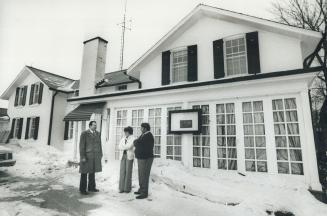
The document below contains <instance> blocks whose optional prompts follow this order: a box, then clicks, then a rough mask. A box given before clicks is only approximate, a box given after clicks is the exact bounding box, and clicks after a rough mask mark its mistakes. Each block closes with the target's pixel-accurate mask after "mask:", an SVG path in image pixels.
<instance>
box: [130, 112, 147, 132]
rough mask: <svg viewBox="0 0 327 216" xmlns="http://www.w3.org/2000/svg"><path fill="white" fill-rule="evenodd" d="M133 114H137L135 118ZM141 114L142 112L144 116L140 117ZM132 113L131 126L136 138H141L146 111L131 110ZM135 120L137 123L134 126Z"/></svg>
mask: <svg viewBox="0 0 327 216" xmlns="http://www.w3.org/2000/svg"><path fill="white" fill-rule="evenodd" d="M133 112H136V115H135V116H133ZM140 112H142V115H140ZM131 113H132V122H131V126H132V128H133V135H134V136H135V137H139V136H140V135H141V134H142V132H141V123H142V122H144V114H145V112H144V109H131ZM133 120H135V121H136V124H134V122H133Z"/></svg>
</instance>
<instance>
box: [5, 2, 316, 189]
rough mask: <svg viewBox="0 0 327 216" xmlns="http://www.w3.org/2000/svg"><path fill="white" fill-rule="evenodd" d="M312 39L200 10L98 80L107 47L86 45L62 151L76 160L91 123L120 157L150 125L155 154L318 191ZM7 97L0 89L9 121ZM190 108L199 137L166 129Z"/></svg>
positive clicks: (97, 42)
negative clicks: (129, 133)
mask: <svg viewBox="0 0 327 216" xmlns="http://www.w3.org/2000/svg"><path fill="white" fill-rule="evenodd" d="M320 39H321V35H320V33H319V32H314V31H309V30H304V29H300V28H297V27H291V26H287V25H284V24H281V23H277V22H273V21H269V20H265V19H261V18H257V17H253V16H249V15H245V14H240V13H236V12H232V11H227V10H223V9H219V8H215V7H211V6H207V5H199V6H197V7H196V8H195V9H194V10H193V11H191V12H190V13H189V14H188V15H187V16H186V17H185V18H184V19H183V20H181V21H180V22H179V23H178V24H177V25H176V26H175V27H174V28H173V29H171V30H170V31H169V32H168V33H167V34H166V35H165V36H164V37H163V38H162V39H161V40H159V41H158V42H157V43H156V44H155V45H154V46H153V47H151V48H150V49H149V50H148V51H147V52H146V53H145V54H144V55H142V56H141V57H140V58H139V59H138V60H137V61H136V62H135V63H133V64H132V65H131V66H130V67H129V68H128V69H127V71H118V72H115V73H109V74H105V73H104V71H105V69H104V68H105V56H106V48H107V42H106V41H105V40H104V39H102V38H99V37H98V38H94V39H91V40H88V41H85V42H84V54H83V65H82V72H81V78H80V82H78V81H75V82H73V83H74V84H72V86H70V88H71V89H69V91H74V89H77V88H78V89H79V95H77V94H72V93H70V94H71V95H68V96H66V97H67V103H68V104H67V106H66V111H65V115H63V113H62V118H61V119H60V120H61V121H62V120H64V122H65V125H66V127H65V128H66V129H65V134H66V136H65V138H66V140H65V142H64V144H63V146H64V148H65V149H67V151H70V152H71V155H72V157H74V158H76V159H77V158H78V154H77V152H78V139H79V134H80V132H81V131H82V130H84V129H85V128H86V127H87V126H86V125H87V122H88V121H89V120H91V119H95V120H96V121H97V122H98V125H99V130H100V131H101V132H102V133H101V136H102V142H103V146H104V150H105V157H106V158H107V159H109V160H110V159H111V160H114V159H118V158H119V151H118V149H117V145H118V141H119V140H120V138H121V136H122V134H123V132H122V131H123V128H124V127H126V126H129V125H130V126H132V127H133V128H134V131H135V134H137V135H138V134H140V131H139V128H140V124H141V123H142V122H149V123H150V125H151V131H152V133H153V135H154V137H155V155H156V156H157V157H161V158H167V159H173V160H179V161H181V162H182V163H183V165H184V166H186V167H189V168H193V169H212V170H217V172H221V173H222V174H223V173H224V172H240V173H244V174H246V175H256V173H260V174H262V175H267V174H271V175H285V176H288V177H289V178H298V179H300V180H302V181H303V182H305V183H306V184H307V185H308V188H311V189H313V190H321V185H320V183H319V178H318V171H317V161H316V152H315V145H314V138H313V131H312V122H311V112H310V104H309V97H308V88H309V87H310V85H311V83H312V81H313V79H314V78H315V76H316V74H317V73H318V72H319V71H321V67H319V66H316V67H310V68H306V69H303V61H304V59H305V58H306V57H307V56H308V55H309V54H310V53H312V52H313V50H314V49H315V47H316V45H317V43H318V42H319V40H320ZM109 76H110V77H109ZM26 81H27V79H26ZM22 82H24V83H25V80H23V81H22ZM24 83H23V84H24ZM29 83H30V82H29ZM7 91H9V90H7ZM13 92H14V90H10V93H7V94H6V93H5V95H8V96H7V97H8V98H9V95H12V96H11V97H10V101H11V102H10V104H11V105H10V107H9V110H10V112H9V114H10V116H12V115H13V116H15V114H14V111H13V110H15V109H14V108H13V103H14V98H13ZM50 92H51V91H50ZM50 98H51V97H49V98H47V100H50ZM49 103H50V102H49ZM31 109H32V107H31ZM189 109H194V110H197V109H201V110H202V114H201V115H202V118H201V123H202V124H201V128H200V133H197V134H190V133H181V134H170V133H168V128H169V118H168V113H169V111H171V110H189ZM16 110H17V109H16ZM48 110H49V108H48ZM15 112H17V115H18V114H20V113H21V112H19V111H18V110H17V111H15ZM41 119H42V117H41ZM58 119H59V117H58ZM41 121H42V120H41ZM58 121H59V120H58ZM61 132H62V133H63V131H61ZM40 133H41V131H40ZM13 134H14V137H15V134H16V132H14V133H13ZM42 134H43V132H42ZM44 134H47V132H44ZM60 137H64V136H61V135H58V137H57V138H58V139H59V138H60ZM66 147H67V148H66ZM221 170H224V171H221Z"/></svg>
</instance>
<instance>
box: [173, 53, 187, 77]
mask: <svg viewBox="0 0 327 216" xmlns="http://www.w3.org/2000/svg"><path fill="white" fill-rule="evenodd" d="M171 71H172V76H171V78H172V83H176V82H182V81H187V49H186V48H183V49H179V50H175V51H173V52H172V70H171Z"/></svg>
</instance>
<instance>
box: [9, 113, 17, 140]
mask: <svg viewBox="0 0 327 216" xmlns="http://www.w3.org/2000/svg"><path fill="white" fill-rule="evenodd" d="M15 122H16V119H15V118H14V119H12V121H11V130H10V134H9V139H11V138H13V137H14V130H15Z"/></svg>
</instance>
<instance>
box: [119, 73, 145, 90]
mask: <svg viewBox="0 0 327 216" xmlns="http://www.w3.org/2000/svg"><path fill="white" fill-rule="evenodd" d="M123 73H124V74H125V75H126V76H128V79H129V80H132V81H135V82H137V83H138V88H139V89H141V88H142V82H141V81H140V80H139V79H136V78H135V77H132V76H130V75H128V74H127V72H126V71H124V72H123Z"/></svg>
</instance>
